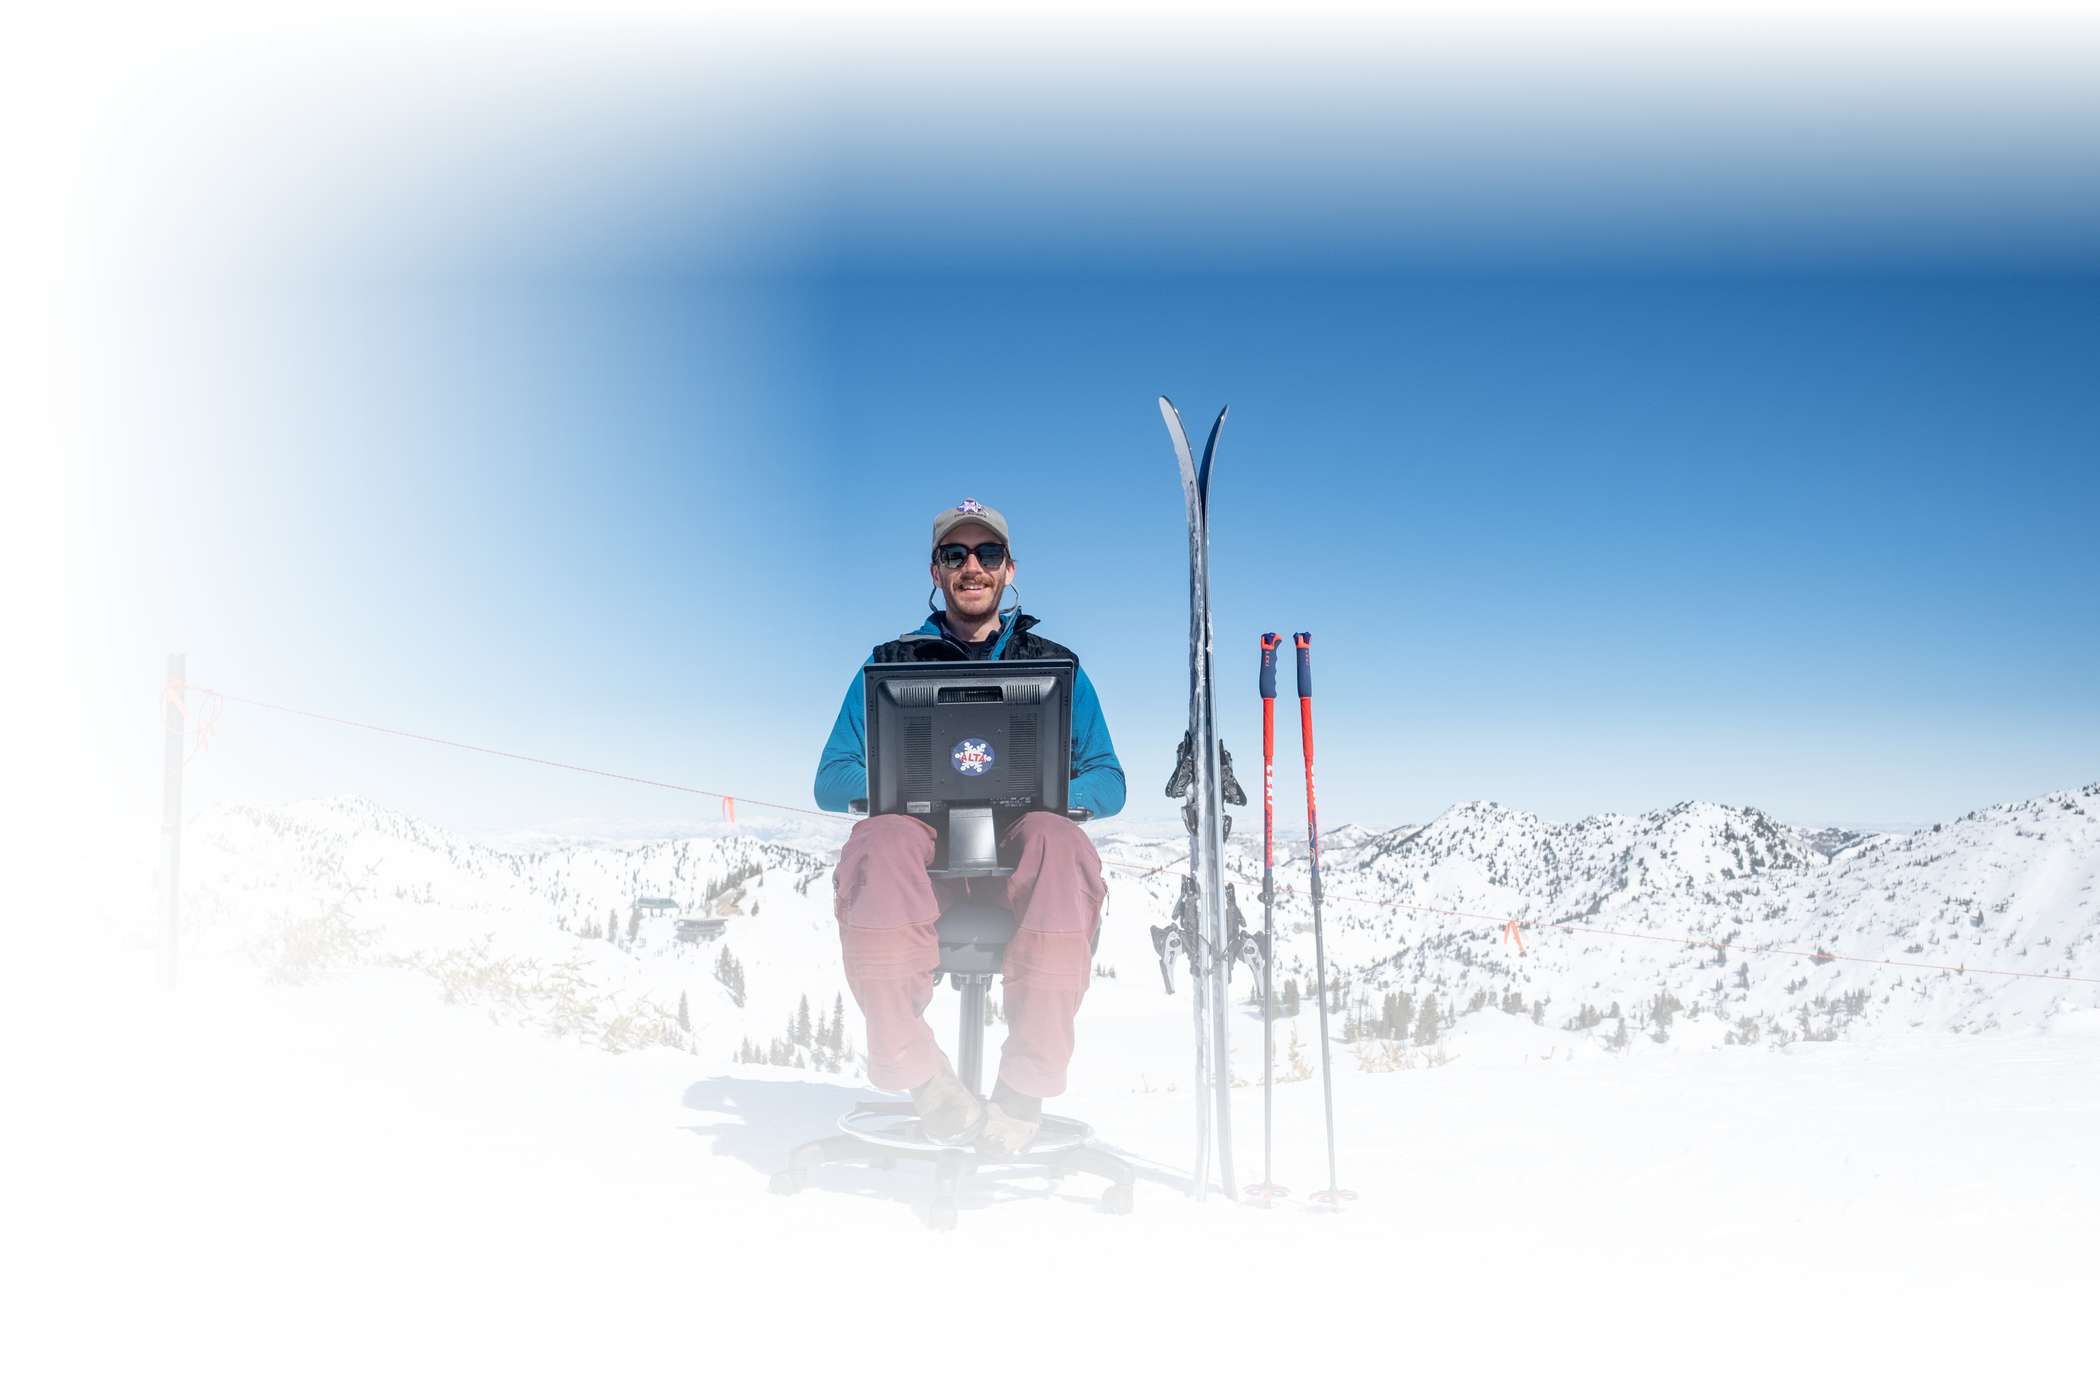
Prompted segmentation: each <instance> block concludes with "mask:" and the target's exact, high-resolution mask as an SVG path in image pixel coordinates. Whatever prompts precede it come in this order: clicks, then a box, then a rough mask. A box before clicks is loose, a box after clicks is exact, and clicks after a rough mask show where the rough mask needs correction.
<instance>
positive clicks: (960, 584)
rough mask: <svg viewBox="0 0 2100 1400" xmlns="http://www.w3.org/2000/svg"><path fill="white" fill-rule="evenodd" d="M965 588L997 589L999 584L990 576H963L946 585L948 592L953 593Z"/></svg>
mask: <svg viewBox="0 0 2100 1400" xmlns="http://www.w3.org/2000/svg"><path fill="white" fill-rule="evenodd" d="M966 586H969V587H977V588H997V587H999V586H1000V584H999V580H997V579H995V578H993V577H992V576H991V575H990V574H964V575H963V576H962V577H960V578H957V579H954V580H952V581H951V582H950V583H949V585H948V589H949V591H950V592H955V591H957V590H959V589H962V588H964V587H966Z"/></svg>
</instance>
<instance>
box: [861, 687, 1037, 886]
mask: <svg viewBox="0 0 2100 1400" xmlns="http://www.w3.org/2000/svg"><path fill="white" fill-rule="evenodd" d="M1075 669H1076V667H1075V665H1074V663H1073V662H1071V661H1066V660H1057V661H902V662H877V663H875V664H872V665H869V666H867V667H865V668H864V669H863V670H862V672H861V676H862V679H863V681H864V682H865V687H866V691H867V703H868V713H867V744H868V811H869V812H870V813H872V814H874V815H877V816H881V815H883V814H886V813H891V812H902V813H904V814H905V815H907V816H913V817H917V818H919V819H920V820H921V821H924V822H925V823H927V824H928V825H929V826H931V827H932V828H933V829H934V835H935V839H936V842H937V844H936V847H935V851H934V858H933V867H932V869H933V873H934V874H936V875H946V876H953V877H959V876H966V875H1003V874H1009V873H1011V872H1010V871H1008V870H1006V869H1004V868H1002V867H1001V866H1000V864H999V852H998V843H999V840H1000V839H1001V838H1002V837H1004V836H1005V834H1006V831H1007V829H1008V828H1009V827H1010V826H1011V825H1012V824H1013V821H1014V820H1015V819H1016V818H1017V817H1019V816H1021V814H1023V813H1024V812H1038V811H1041V812H1058V813H1063V812H1064V811H1065V810H1066V807H1065V803H1066V799H1067V797H1068V796H1069V795H1070V791H1071V784H1072V677H1073V673H1074V671H1075Z"/></svg>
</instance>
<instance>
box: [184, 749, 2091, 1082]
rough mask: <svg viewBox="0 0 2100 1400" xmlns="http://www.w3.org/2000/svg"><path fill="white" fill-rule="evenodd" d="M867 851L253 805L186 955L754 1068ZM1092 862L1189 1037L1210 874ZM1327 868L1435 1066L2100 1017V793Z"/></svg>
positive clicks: (1366, 859)
mask: <svg viewBox="0 0 2100 1400" xmlns="http://www.w3.org/2000/svg"><path fill="white" fill-rule="evenodd" d="M847 830H848V826H847V824H846V823H845V822H843V821H841V822H839V823H838V824H837V825H836V827H835V829H832V830H830V831H828V832H827V831H826V830H825V829H824V828H822V827H820V826H816V825H814V824H804V825H798V826H796V827H795V828H794V829H793V830H791V831H782V832H778V833H773V834H771V835H768V834H767V830H766V828H765V827H764V826H763V825H760V824H754V825H750V826H746V827H743V828H735V827H727V826H724V827H721V828H720V829H719V830H716V831H713V832H712V833H711V834H700V835H684V836H681V837H678V838H676V839H663V840H639V839H632V838H627V839H606V838H603V837H595V836H594V837H589V838H587V839H584V840H582V841H572V842H565V841H561V840H551V839H546V838H543V837H539V836H535V835H533V834H526V835H524V836H519V837H512V838H508V839H505V840H503V841H502V842H500V843H491V842H475V841H469V840H464V839H461V838H459V837H457V836H454V835H452V834H450V833H448V832H446V831H443V830H441V829H439V828H436V827H433V826H431V825H429V824H427V823H424V822H420V821H418V820H416V819H414V818H412V817H409V816H405V815H402V814H399V813H395V812H391V811H388V810H386V809H384V808H381V807H378V806H376V805H374V804H373V803H370V802H368V801H364V800H362V799H357V798H344V799H335V800H329V801H313V802H301V803H294V804H290V805H287V806H282V807H269V808H264V807H248V806H230V807H224V808H219V809H215V810H213V811H211V812H209V813H206V814H204V815H202V816H200V817H198V818H196V819H195V820H194V821H193V823H192V829H191V833H190V836H189V838H188V841H187V843H186V846H187V854H186V862H185V883H186V886H187V897H186V918H187V927H188V929H189V931H190V932H189V937H190V939H191V940H192V941H193V942H194V943H198V944H202V945H204V946H206V947H207V948H208V947H210V946H213V945H215V944H216V945H217V946H220V947H224V946H226V944H227V942H228V941H229V940H234V941H238V942H240V943H242V944H245V945H247V946H248V947H250V948H251V949H253V950H255V951H256V952H257V953H258V955H259V956H261V957H262V958H264V960H265V961H266V963H267V964H268V965H270V966H272V967H273V968H274V969H275V970H277V971H278V972H279V973H280V974H281V975H285V976H292V977H296V976H300V975H304V974H305V973H306V972H308V971H312V970H316V969H318V968H321V967H323V966H324V965H326V964H328V963H329V962H331V961H358V960H374V959H376V960H381V961H386V960H391V961H392V962H394V963H396V964H399V965H409V966H415V967H419V968H421V969H423V970H424V971H427V972H430V973H431V974H432V975H433V976H434V977H436V978H437V979H438V981H439V982H440V984H441V986H442V987H443V988H444V992H445V995H447V996H448V997H450V998H452V999H455V1000H461V1001H467V1002H472V1003H475V1004H482V1005H486V1006H488V1007H489V1009H490V1011H491V1014H504V1013H505V1012H506V1010H507V1012H508V1013H509V1014H514V1015H516V1016H518V1017H520V1018H521V1019H533V1018H535V1017H538V1018H540V1019H543V1020H546V1021H547V1022H548V1024H550V1025H555V1026H558V1027H561V1028H568V1029H577V1030H580V1031H582V1032H583V1033H586V1034H597V1035H603V1036H604V1037H605V1039H606V1043H607V1044H609V1045H612V1046H613V1047H614V1048H620V1047H621V1045H622V1043H623V1042H622V1041H621V1039H620V1037H621V1036H623V1035H624V1036H630V1037H631V1036H632V1035H634V1034H636V1033H637V1032H636V1027H637V1026H640V1025H645V1024H646V1025H647V1026H652V1027H654V1028H655V1029H654V1030H651V1031H650V1032H649V1034H651V1035H656V1034H659V1033H660V1035H661V1036H662V1037H663V1038H666V1039H669V1040H672V1041H675V1042H676V1043H681V1044H686V1045H688V1046H690V1048H693V1049H695V1050H698V1051H700V1052H701V1053H704V1054H707V1053H712V1054H720V1055H723V1056H729V1055H733V1054H736V1053H738V1052H740V1051H742V1050H744V1049H745V1048H746V1046H747V1045H758V1046H764V1045H767V1044H769V1043H770V1042H771V1041H772V1040H773V1039H775V1038H778V1037H781V1036H782V1035H783V1034H784V1028H785V1027H786V1026H787V1025H788V1023H789V1022H790V1021H791V1020H792V1019H793V1018H794V1017H795V1016H796V1015H797V1013H798V1011H799V1009H800V1007H801V1005H802V1003H803V1001H804V1000H805V999H806V1000H807V1002H808V1003H809V1006H810V1007H811V1009H812V1013H813V1015H814V1016H815V1017H816V1018H817V1019H819V1020H821V1019H822V1018H823V1017H824V1016H825V1014H826V1013H827V1012H828V1011H829V1010H830V1009H831V1008H833V1007H834V1006H837V1005H838V1004H840V1002H841V1001H842V1000H843V997H842V994H843V992H844V981H843V977H842V975H841V973H840V971H839V959H838V952H837V931H836V926H835V924H834V922H833V912H832V903H831V881H830V873H831V857H832V855H833V853H834V851H835V849H836V846H837V844H838V843H839V842H841V841H843V839H844V836H845V833H846V831H847ZM1096 839H1097V844H1098V845H1099V847H1100V850H1101V853H1102V857H1103V861H1104V865H1105V868H1106V875H1107V881H1108V886H1109V904H1108V908H1107V911H1106V913H1105V915H1104V921H1103V929H1102V936H1101V943H1100V954H1099V964H1100V966H1101V968H1102V970H1103V971H1108V970H1111V969H1112V970H1113V971H1114V972H1115V973H1116V974H1117V976H1116V978H1115V979H1114V980H1115V983H1116V985H1117V986H1118V987H1119V991H1118V993H1117V994H1116V997H1117V998H1120V1000H1118V1002H1117V1004H1124V1003H1126V1002H1128V1003H1129V1004H1132V1005H1136V1004H1137V1003H1135V1002H1134V1001H1131V1000H1130V999H1132V998H1135V997H1136V996H1138V995H1139V989H1140V988H1143V989H1144V991H1143V995H1145V996H1149V997H1150V998H1152V999H1153V1001H1155V1002H1156V1003H1157V1007H1156V1009H1157V1010H1158V1011H1159V1012H1160V1013H1161V1014H1163V1015H1175V1014H1177V1013H1176V1012H1175V1011H1174V1007H1175V1006H1176V1005H1177V1003H1170V1002H1168V1001H1166V999H1165V998H1164V997H1163V996H1161V994H1160V992H1159V990H1158V983H1157V982H1156V981H1155V980H1154V979H1155V977H1156V972H1155V971H1154V966H1155V965H1154V961H1153V954H1152V947H1151V939H1150V936H1149V929H1150V927H1151V925H1153V924H1154V923H1159V922H1164V921H1165V919H1166V917H1167V914H1168V910H1169V908H1170V907H1171V904H1172V902H1173V899H1174V896H1175V894H1176V892H1177V889H1178V883H1179V878H1180V876H1179V866H1178V864H1177V863H1176V862H1177V861H1178V858H1179V857H1180V856H1181V855H1182V854H1183V853H1184V851H1185V843H1184V842H1183V841H1182V840H1180V839H1177V838H1176V837H1175V836H1174V835H1173V834H1171V833H1161V832H1159V831H1157V830H1150V829H1147V830H1136V831H1125V832H1120V833H1119V832H1117V831H1116V830H1115V829H1114V828H1113V827H1110V828H1105V829H1104V830H1103V831H1102V832H1100V833H1098V834H1097V838H1096ZM1259 841H1260V833H1259V829H1258V827H1257V828H1256V829H1255V830H1253V831H1252V832H1251V833H1250V832H1249V831H1248V830H1246V828H1245V827H1244V826H1242V828H1241V829H1240V830H1238V831H1236V832H1235V835H1234V839H1233V841H1232V847H1231V850H1230V852H1229V855H1228V862H1227V863H1228V867H1229V868H1230V870H1231V871H1232V874H1233V878H1234V879H1235V881H1236V882H1237V883H1238V885H1239V887H1240V891H1241V904H1242V907H1243V908H1244V909H1245V910H1246V911H1247V913H1248V914H1249V915H1250V916H1252V917H1256V918H1258V917H1259V906H1258V903H1257V900H1256V898H1255V896H1256V893H1257V892H1258V890H1259V888H1260V845H1259ZM1324 855H1325V865H1324V869H1323V877H1324V888H1325V894H1326V904H1325V907H1324V917H1323V926H1324V930H1325V933H1326V938H1327V951H1328V960H1329V971H1330V985H1331V987H1332V988H1333V989H1334V990H1333V994H1332V1004H1333V1005H1334V1007H1335V1009H1336V1010H1337V1011H1338V1012H1339V1013H1340V1020H1339V1021H1338V1022H1337V1031H1338V1033H1340V1032H1341V1031H1344V1030H1347V1029H1350V1028H1352V1027H1354V1028H1355V1029H1357V1030H1360V1031H1363V1032H1366V1033H1382V1034H1386V1035H1389V1036H1391V1035H1396V1033H1397V1037H1399V1038H1405V1037H1406V1036H1410V1035H1414V1034H1415V1033H1417V1032H1418V1031H1419V1030H1420V1029H1421V1028H1422V1022H1423V1020H1424V1007H1425V1005H1426V1004H1427V1003H1428V1002H1429V1000H1430V999H1431V998H1432V997H1433V998H1434V999H1435V1002H1436V1007H1437V1011H1436V1015H1435V1016H1434V1017H1433V1018H1431V1019H1434V1020H1436V1021H1438V1022H1441V1024H1442V1026H1443V1028H1444V1031H1445V1033H1446V1034H1448V1033H1449V1029H1450V1027H1451V1024H1452V1022H1453V1021H1454V1020H1457V1021H1458V1022H1459V1023H1460V1029H1461V1030H1463V1029H1464V1026H1465V1023H1466V1018H1469V1017H1471V1016H1474V1015H1480V1014H1489V1013H1495V1014H1499V1015H1503V1016H1509V1017H1519V1016H1520V1017H1522V1018H1523V1020H1525V1021H1529V1022H1531V1023H1532V1026H1531V1027H1526V1030H1527V1032H1530V1031H1531V1030H1532V1028H1533V1027H1535V1028H1536V1035H1537V1037H1538V1038H1539V1039H1540V1040H1541V1041H1542V1042H1550V1041H1551V1040H1553V1039H1554V1038H1556V1037H1563V1036H1572V1037H1578V1038H1580V1040H1581V1041H1583V1042H1585V1043H1587V1042H1595V1041H1603V1042H1605V1043H1607V1044H1615V1045H1622V1046H1625V1045H1640V1044H1645V1043H1649V1042H1654V1043H1658V1044H1674V1045H1677V1046H1680V1047H1697V1046H1704V1045H1714V1044H1720V1043H1725V1042H1736V1043H1744V1042H1748V1043H1765V1044H1769V1043H1774V1042H1780V1043H1784V1042H1787V1041H1790V1040H1794V1039H1799V1038H1813V1039H1827V1038H1835V1037H1840V1036H1857V1035H1861V1034H1878V1033H1884V1032H1904V1031H1909V1030H1916V1029H1930V1030H1981V1029H1988V1028H1992V1027H1998V1026H2009V1025H2015V1024H2030V1025H2033V1024H2039V1023H2040V1022H2041V1021H2043V1020H2046V1019H2047V1018H2049V1017H2050V1016H2052V1015H2053V1014H2056V1013H2058V1012H2060V1011H2063V1010H2065V1009H2069V1008H2075V1007H2092V1006H2096V1005H2100V980H2096V979H2100V784H2092V785H2088V786H2086V787H2083V788H2079V789H2074V790H2066V791H2062V792H2056V793H2051V794H2048V795H2046V796H2043V797H2038V798H2034V799H2032V800H2029V801H2025V802H2015V803H2008V804H2005V805H2002V806H1997V807H1991V808H1988V809H1985V810H1983V811H1979V812H1972V813H1970V814H1969V815H1967V816H1965V817H1963V818H1961V819H1960V820H1958V821H1954V822H1949V823H1944V824H1942V825H1939V826H1935V827H1933V828H1931V829H1930V830H1924V831H1918V832H1915V833H1911V834H1906V835H1895V834H1882V835H1874V836H1863V835H1861V834H1860V833H1855V832H1844V831H1836V830H1823V831H1808V830H1805V829H1801V828H1796V827H1791V826H1788V825H1786V824H1784V823H1782V822H1779V821H1776V820H1774V819H1773V818H1771V817H1769V816H1767V815H1766V814H1764V813H1762V812H1758V811H1756V810H1754V809H1751V808H1737V807H1727V806H1722V805H1719V804H1715V803H1709V802H1687V803H1680V804H1679V805H1677V806H1674V807H1671V808H1669V809H1667V810H1664V811H1658V812H1650V813H1646V814H1643V815H1641V816H1635V817H1623V816H1616V815H1603V816H1596V817H1591V818H1587V819H1585V820H1583V821H1579V822H1574V823H1570V824H1566V825H1554V824H1551V823H1548V822H1544V821H1541V820H1540V819H1539V818H1537V817H1535V816H1532V815H1529V814H1527V813H1524V812H1519V811H1513V810H1511V809H1509V808H1506V807H1502V806H1499V805H1497V804H1495V803H1491V802H1467V803H1462V804H1460V805H1458V806H1456V807H1453V808H1452V809H1451V810H1449V811H1447V812H1445V813H1443V814H1442V815H1441V816H1439V817H1437V818H1436V819H1435V820H1434V821H1432V822H1429V823H1427V824H1426V825H1422V826H1406V827H1400V828H1395V829H1392V830H1389V831H1370V830H1364V829H1357V828H1343V829H1339V830H1338V831H1337V832H1336V833H1334V834H1333V837H1331V838H1330V839H1329V840H1328V841H1327V842H1325V843H1324ZM1279 861H1280V864H1279V867H1278V873H1277V879H1278V884H1279V887H1280V892H1279V897H1278V902H1277V931H1278V959H1279V965H1280V971H1279V986H1281V985H1283V983H1284V982H1286V981H1289V982H1295V983H1297V985H1298V989H1299V991H1300V993H1301V995H1302V996H1304V997H1307V998H1309V997H1310V994H1311V984H1312V977H1311V966H1312V962H1313V957H1312V952H1313V949H1312V937H1311V909H1310V905H1309V902H1308V900H1307V897H1306V894H1305V889H1306V885H1307V879H1306V876H1307V869H1306V858H1305V855H1304V852H1303V850H1302V848H1296V849H1293V850H1291V851H1290V853H1289V855H1288V858H1285V857H1284V853H1283V852H1282V851H1281V850H1279ZM1161 867H1166V868H1164V869H1162V868H1161ZM1510 919H1516V920H1520V921H1522V925H1521V927H1520V930H1519V934H1518V935H1517V936H1511V935H1510V934H1508V933H1506V932H1505V930H1504V929H1503V927H1502V922H1503V921H1505V920H1510ZM716 921H719V922H718V923H717V922H716ZM1519 937H1520V938H1521V946H1520V944H1519V941H1518V939H1519ZM2005 973H2017V974H2028V975H2023V976H2007V975H2003V974H2005ZM2075 979H2087V980H2075ZM1104 985H1107V984H1106V983H1104ZM1246 985H1247V983H1246V978H1245V977H1244V975H1242V976H1241V978H1240V979H1239V981H1238V984H1237V988H1236V992H1237V991H1238V990H1243V989H1244V988H1245V987H1246ZM579 998H582V1003H579ZM591 998H596V999H597V1000H595V1001H592V1000H591ZM681 1002H683V1003H684V1010H683V1011H682V1012H681V1011H679V1010H678V1008H679V1007H680V1005H681ZM579 1004H581V1005H582V1009H581V1010H579V1009H578V1007H579ZM1093 1004H1094V1002H1093V1001H1092V1000H1090V1002H1089V1006H1090V1007H1092V1006H1093ZM550 1006H551V1007H553V1008H555V1009H554V1010H552V1011H550V1010H548V1009H547V1008H548V1007H550ZM1307 1010H1308V1011H1310V1010H1311V1008H1307ZM1250 1014H1252V1013H1250ZM674 1018H677V1020H678V1029H677V1030H676V1031H675V1032H674V1031H673V1030H672V1029H671V1025H672V1022H673V1020H674ZM856 1019H857V1018H856ZM1512 1024H1513V1025H1514V1024H1518V1023H1516V1022H1512ZM1242 1038H1243V1039H1244V1037H1242ZM1255 1039H1256V1040H1257V1041H1258V1037H1255ZM630 1043H631V1042H630ZM644 1043H646V1040H645V1042H644ZM1542 1049H1543V1050H1546V1051H1549V1052H1550V1046H1542Z"/></svg>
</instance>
